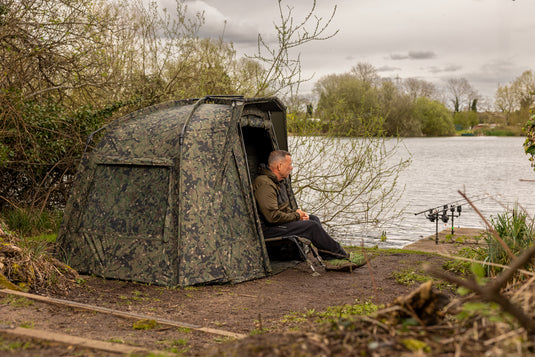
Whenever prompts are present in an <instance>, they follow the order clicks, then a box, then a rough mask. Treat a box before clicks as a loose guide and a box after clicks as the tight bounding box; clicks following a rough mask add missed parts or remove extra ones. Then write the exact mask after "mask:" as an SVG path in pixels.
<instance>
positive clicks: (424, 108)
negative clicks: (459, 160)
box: [413, 98, 455, 136]
mask: <svg viewBox="0 0 535 357" xmlns="http://www.w3.org/2000/svg"><path fill="white" fill-rule="evenodd" d="M413 115H414V117H415V118H417V119H418V120H419V122H420V123H421V127H422V134H423V135H426V136H447V135H453V134H454V133H455V127H454V125H453V120H452V117H451V113H450V111H449V110H448V108H446V106H445V105H444V104H442V103H440V102H438V101H434V100H430V99H427V98H418V99H417V100H416V103H415V105H414V108H413Z"/></svg>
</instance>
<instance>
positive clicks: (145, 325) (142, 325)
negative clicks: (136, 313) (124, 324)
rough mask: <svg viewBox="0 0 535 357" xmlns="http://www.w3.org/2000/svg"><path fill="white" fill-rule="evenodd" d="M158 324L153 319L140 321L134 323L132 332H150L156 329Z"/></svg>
mask: <svg viewBox="0 0 535 357" xmlns="http://www.w3.org/2000/svg"><path fill="white" fill-rule="evenodd" d="M157 326H158V323H157V322H156V320H153V319H142V320H138V321H136V322H134V323H133V324H132V328H133V329H134V330H152V329H153V328H155V327H157Z"/></svg>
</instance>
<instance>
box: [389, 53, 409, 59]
mask: <svg viewBox="0 0 535 357" xmlns="http://www.w3.org/2000/svg"><path fill="white" fill-rule="evenodd" d="M408 58H409V56H407V55H400V54H396V53H393V54H391V55H390V59H393V60H405V59H408Z"/></svg>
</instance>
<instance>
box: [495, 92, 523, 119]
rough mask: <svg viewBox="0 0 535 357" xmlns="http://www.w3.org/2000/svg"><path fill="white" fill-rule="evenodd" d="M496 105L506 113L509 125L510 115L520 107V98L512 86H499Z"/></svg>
mask: <svg viewBox="0 0 535 357" xmlns="http://www.w3.org/2000/svg"><path fill="white" fill-rule="evenodd" d="M494 105H495V106H496V109H498V110H499V111H501V112H502V113H505V125H509V116H510V115H511V113H512V112H514V111H515V110H516V109H517V108H518V105H519V103H518V98H517V96H516V95H515V93H514V91H513V89H512V88H511V87H510V86H507V85H505V86H498V89H496V95H495V101H494Z"/></svg>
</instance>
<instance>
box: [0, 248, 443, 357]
mask: <svg viewBox="0 0 535 357" xmlns="http://www.w3.org/2000/svg"><path fill="white" fill-rule="evenodd" d="M430 242H431V241H430ZM432 243H433V245H434V242H432ZM423 244H424V245H426V246H429V242H424V243H423ZM433 245H430V246H429V247H428V250H433V249H434V248H433ZM420 248H422V250H426V248H425V247H420ZM354 250H355V251H360V248H355V249H354ZM367 257H368V259H369V264H367V265H365V266H363V267H360V268H358V269H357V270H355V271H353V272H351V273H349V272H326V271H324V270H321V269H320V270H319V272H320V274H319V276H315V275H314V274H312V271H311V270H310V268H309V267H307V265H306V264H305V263H301V264H299V265H297V266H295V267H293V268H289V269H287V270H285V271H283V272H281V273H279V274H277V275H274V276H271V277H268V278H264V279H258V280H253V281H248V282H244V283H240V284H235V285H229V284H225V285H208V286H196V287H188V288H168V287H161V286H154V285H147V284H141V283H135V282H125V281H117V280H107V279H102V278H98V277H92V276H82V278H83V280H84V282H83V283H80V284H72V285H70V286H69V288H68V289H66V290H64V291H55V292H52V291H38V292H34V293H36V294H39V295H42V296H48V297H52V298H57V299H63V300H70V301H75V302H79V303H84V304H90V305H96V306H99V307H105V308H108V309H113V310H120V311H124V312H129V313H136V314H142V315H148V316H150V317H153V318H164V319H167V320H172V321H175V322H179V323H181V324H183V325H184V326H190V328H185V327H177V326H169V325H166V324H161V323H160V324H157V325H156V326H150V321H145V322H144V325H143V323H141V324H140V319H139V318H128V317H118V316H114V315H111V314H108V313H102V312H95V311H91V310H86V309H82V308H77V307H68V306H63V305H61V304H56V303H47V302H40V301H33V300H31V299H26V298H21V297H16V296H10V295H6V294H5V292H1V291H0V354H2V353H7V355H13V356H15V355H16V356H36V355H43V356H45V355H58V356H60V355H62V356H71V355H72V356H76V355H78V356H80V355H81V356H108V355H109V356H114V355H119V354H117V353H114V352H105V351H102V350H98V349H91V348H84V347H80V346H76V345H74V344H73V345H69V344H59V343H55V342H54V343H53V342H46V341H43V340H36V339H29V338H21V337H13V336H12V335H10V334H8V333H6V331H8V330H9V327H13V326H19V327H21V326H22V327H27V328H31V329H33V330H37V331H41V330H42V331H44V334H46V333H47V331H49V332H54V333H59V334H64V335H68V336H77V337H83V338H86V339H90V340H97V341H108V342H113V343H118V344H122V345H125V346H140V347H142V348H143V349H145V350H147V351H167V352H172V353H173V354H176V353H178V354H179V355H187V356H204V355H207V354H208V351H211V350H213V349H214V347H217V346H220V345H221V344H223V343H225V342H228V341H231V340H233V338H231V337H228V336H225V334H224V333H225V332H231V333H236V334H241V335H245V336H249V335H251V334H255V332H258V331H267V333H284V332H287V331H292V330H293V329H294V328H295V327H296V322H295V321H294V320H292V319H291V318H288V316H291V315H292V314H295V313H305V312H307V311H312V310H314V311H324V310H326V309H327V308H328V307H331V306H338V305H345V304H356V303H364V302H370V303H373V304H377V305H380V304H388V303H390V302H392V301H393V299H394V298H396V297H398V296H400V295H405V294H407V293H409V292H410V291H412V290H413V289H415V287H417V286H418V284H413V285H402V284H399V283H397V282H396V279H395V278H394V273H396V272H398V273H399V272H404V271H407V272H410V271H414V272H419V271H420V272H421V270H422V265H423V264H424V263H428V264H431V265H433V266H437V267H440V266H441V265H442V264H443V262H444V261H445V260H446V259H447V258H444V257H442V256H438V255H435V254H422V253H415V252H410V251H406V252H402V251H388V252H386V253H381V254H379V253H377V252H374V251H373V250H371V251H369V252H368V253H367ZM421 273H422V274H423V272H421ZM207 329H213V331H212V332H204V331H203V330H207ZM301 331H302V326H301ZM214 332H215V333H214ZM231 343H232V342H231ZM2 351H4V352H2Z"/></svg>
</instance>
